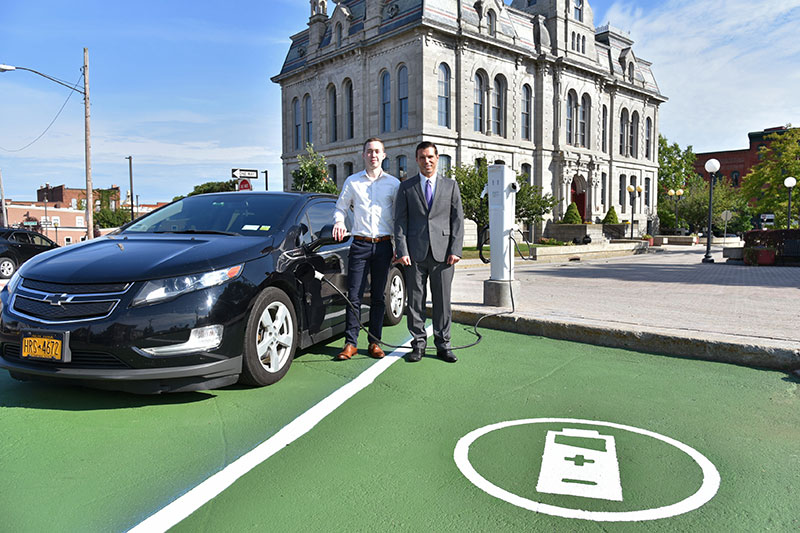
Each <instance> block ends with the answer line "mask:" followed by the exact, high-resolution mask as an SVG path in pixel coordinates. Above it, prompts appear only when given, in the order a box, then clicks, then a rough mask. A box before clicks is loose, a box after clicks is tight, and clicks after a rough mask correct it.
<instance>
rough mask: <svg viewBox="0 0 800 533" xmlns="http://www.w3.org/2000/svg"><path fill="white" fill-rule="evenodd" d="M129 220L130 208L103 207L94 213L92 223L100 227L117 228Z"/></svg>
mask: <svg viewBox="0 0 800 533" xmlns="http://www.w3.org/2000/svg"><path fill="white" fill-rule="evenodd" d="M130 221H131V211H130V209H113V210H112V209H109V208H107V207H104V208H103V209H100V210H99V211H96V212H95V213H94V223H95V224H96V225H97V226H100V227H101V228H118V227H120V226H122V225H123V224H127V223H128V222H130Z"/></svg>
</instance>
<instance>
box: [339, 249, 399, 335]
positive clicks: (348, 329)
mask: <svg viewBox="0 0 800 533" xmlns="http://www.w3.org/2000/svg"><path fill="white" fill-rule="evenodd" d="M392 255H393V250H392V241H390V240H388V241H381V242H376V243H370V242H366V241H359V240H355V239H353V242H352V244H350V256H349V259H348V272H347V298H348V299H349V300H350V301H351V302H352V303H353V307H355V308H356V309H359V310H360V309H361V298H362V297H363V296H364V289H365V288H366V286H367V274H368V273H369V277H370V280H371V283H370V308H369V332H370V334H371V335H372V336H373V337H374V338H375V339H378V340H380V338H381V333H382V332H383V314H384V311H385V310H386V302H385V297H384V291H385V289H386V279H387V278H388V277H389V266H390V265H391V264H392ZM345 317H346V319H345V332H344V339H345V342H346V343H347V344H352V345H353V346H358V330H359V325H360V324H361V316H360V313H358V314H356V312H355V311H353V308H352V307H350V306H349V305H348V306H347V311H346V313H345ZM369 342H375V340H374V339H373V338H372V337H370V340H369Z"/></svg>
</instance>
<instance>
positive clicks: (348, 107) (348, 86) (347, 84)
mask: <svg viewBox="0 0 800 533" xmlns="http://www.w3.org/2000/svg"><path fill="white" fill-rule="evenodd" d="M344 116H345V119H344V135H345V137H346V138H348V139H352V138H353V136H354V135H355V122H356V121H355V110H354V109H353V82H352V81H350V80H349V79H347V80H344Z"/></svg>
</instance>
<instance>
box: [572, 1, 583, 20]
mask: <svg viewBox="0 0 800 533" xmlns="http://www.w3.org/2000/svg"><path fill="white" fill-rule="evenodd" d="M574 1H575V20H577V21H578V22H583V0H574Z"/></svg>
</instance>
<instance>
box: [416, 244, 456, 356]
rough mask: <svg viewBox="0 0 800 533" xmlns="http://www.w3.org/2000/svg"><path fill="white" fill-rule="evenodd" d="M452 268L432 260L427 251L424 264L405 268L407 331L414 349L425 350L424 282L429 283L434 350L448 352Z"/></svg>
mask: <svg viewBox="0 0 800 533" xmlns="http://www.w3.org/2000/svg"><path fill="white" fill-rule="evenodd" d="M454 272H455V267H454V266H453V265H448V264H447V263H446V262H441V263H440V262H439V261H436V260H435V259H434V258H433V254H432V253H431V252H430V250H428V255H427V256H426V257H425V260H424V261H412V262H411V266H410V267H409V268H407V269H406V287H407V288H408V314H407V318H408V320H407V322H408V331H409V332H410V333H411V336H412V337H413V339H412V341H411V345H412V346H413V347H414V348H423V349H424V348H425V346H426V343H427V338H428V334H427V332H426V331H425V314H426V313H425V302H426V300H427V292H428V291H427V289H428V285H427V283H428V280H430V284H431V300H432V303H433V342H434V344H435V345H436V348H437V349H438V350H447V349H450V324H451V322H452V312H451V309H450V296H451V287H452V285H453V273H454Z"/></svg>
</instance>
